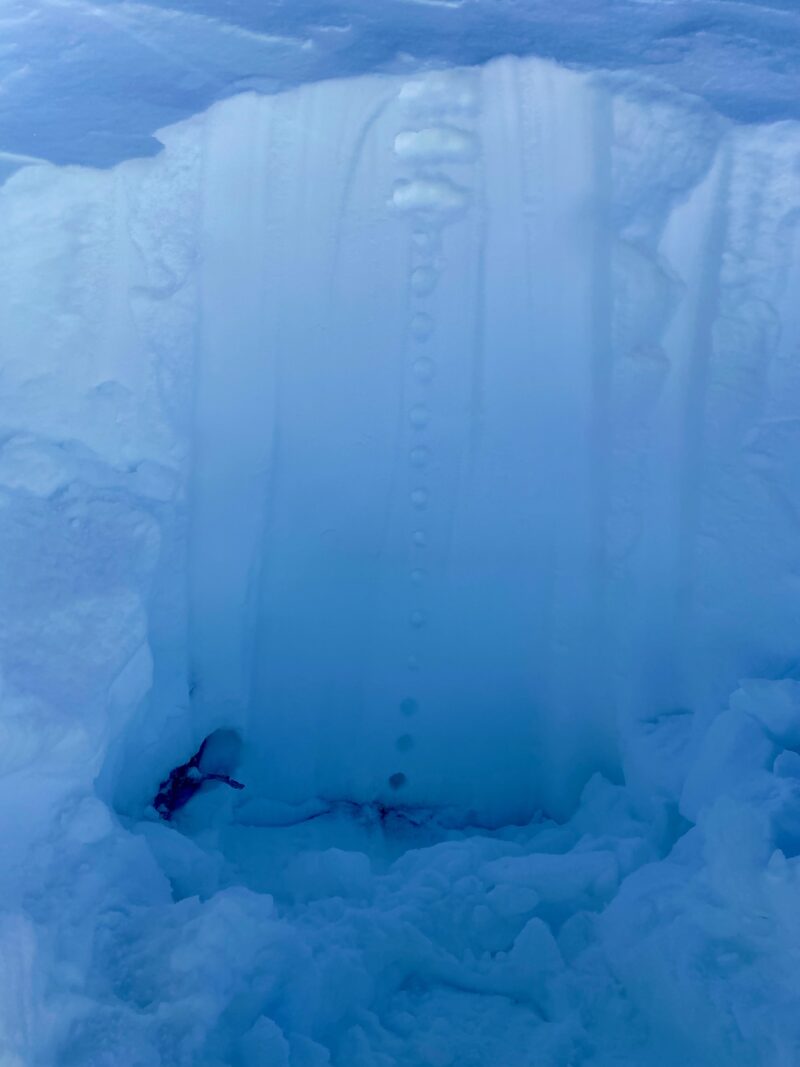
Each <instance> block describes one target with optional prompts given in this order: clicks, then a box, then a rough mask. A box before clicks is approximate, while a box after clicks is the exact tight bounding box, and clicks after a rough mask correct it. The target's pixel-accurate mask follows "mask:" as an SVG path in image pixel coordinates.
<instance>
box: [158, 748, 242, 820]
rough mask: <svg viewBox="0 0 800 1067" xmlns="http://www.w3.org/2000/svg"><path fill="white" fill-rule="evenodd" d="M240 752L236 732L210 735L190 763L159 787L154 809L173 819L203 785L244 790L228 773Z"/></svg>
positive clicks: (170, 775) (174, 772) (177, 769)
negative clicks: (217, 785) (216, 785)
mask: <svg viewBox="0 0 800 1067" xmlns="http://www.w3.org/2000/svg"><path fill="white" fill-rule="evenodd" d="M240 748H241V741H240V739H239V735H238V734H237V733H236V732H235V731H234V730H215V731H214V733H212V734H209V735H208V737H207V738H206V739H205V741H203V743H202V745H201V746H200V748H199V749H198V750H197V752H195V754H194V755H193V756H192V758H191V759H190V760H189V762H188V763H182V764H181V765H180V767H175V769H174V770H172V771H170V773H169V778H167V779H165V781H163V782H162V783H161V785H160V786H159V787H158V793H157V794H156V799H155V800H154V801H153V806H154V807H155V809H156V811H157V812H158V814H159V815H160V816H161V818H162V819H167V820H169V819H171V818H172V816H173V815H174V813H175V812H176V811H177V810H178V809H179V808H182V807H183V806H184V804H186V803H188V801H190V800H191V799H192V797H193V796H194V795H195V793H196V792H197V791H198V790H199V789H200V788H201V787H202V786H203V783H204V782H224V784H225V785H229V786H231V788H233V789H244V785H243V784H242V783H241V782H237V781H236V779H235V778H231V776H230V775H229V774H227V773H225V772H226V771H228V770H233V768H234V766H235V765H236V763H237V762H238V756H239V749H240Z"/></svg>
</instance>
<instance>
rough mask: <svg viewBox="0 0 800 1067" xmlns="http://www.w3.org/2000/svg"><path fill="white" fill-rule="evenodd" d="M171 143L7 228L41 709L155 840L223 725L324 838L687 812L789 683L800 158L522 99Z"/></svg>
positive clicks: (658, 98)
mask: <svg viewBox="0 0 800 1067" xmlns="http://www.w3.org/2000/svg"><path fill="white" fill-rule="evenodd" d="M161 136H162V139H163V142H164V145H165V148H164V151H163V153H162V155H161V156H159V157H158V158H156V159H153V160H148V161H133V162H129V163H126V164H123V165H121V166H119V167H117V168H115V169H114V170H112V171H107V172H99V171H91V170H83V169H66V170H58V169H55V168H49V167H31V168H27V169H25V170H23V171H21V172H19V173H18V174H17V175H15V176H14V177H13V178H12V179H11V180H10V181H9V182H8V183H7V185H6V187H5V188H4V190H3V193H2V209H1V212H2V213H1V214H0V225H1V226H2V229H3V245H4V248H5V250H6V251H5V255H4V259H3V264H4V265H3V271H4V278H3V287H2V300H3V302H4V307H3V309H2V314H3V321H4V323H6V324H7V325H6V339H5V345H6V352H7V355H6V356H5V357H4V362H3V378H2V382H1V383H0V389H2V408H3V411H4V412H5V413H6V419H5V430H6V441H5V444H4V447H3V450H2V452H0V474H2V478H3V483H4V485H5V487H6V491H5V496H4V500H5V507H6V515H7V516H8V517H9V521H8V522H7V523H5V524H4V530H5V531H6V532H5V534H4V537H5V538H6V541H7V543H6V546H5V548H4V552H5V555H6V558H13V559H14V560H15V566H14V569H13V571H7V572H6V573H5V574H4V577H3V581H4V590H3V597H2V601H3V605H4V609H3V611H4V614H3V625H4V627H5V630H6V635H7V636H6V640H5V644H4V647H5V650H6V652H5V655H4V664H3V672H4V678H5V684H6V691H7V693H8V696H9V699H12V700H13V701H22V702H23V703H25V702H26V701H27V702H30V701H34V702H35V703H36V707H37V709H38V711H37V714H39V715H41V716H44V718H45V719H46V720H47V721H48V722H50V721H51V720H52V722H53V723H58V724H59V725H58V730H61V731H67V732H68V733H69V732H70V731H75V730H76V729H77V728H78V725H80V726H81V728H82V729H84V731H85V736H84V735H81V736H82V737H83V740H81V741H80V744H81V745H82V746H84V748H83V749H82V751H85V752H87V753H88V754H89V755H88V757H87V763H86V767H87V781H88V775H90V774H91V773H94V769H95V768H96V766H97V764H98V761H100V760H101V759H102V758H103V754H104V752H105V751H106V748H107V746H108V745H109V743H110V744H111V749H110V753H111V755H110V758H109V761H106V770H105V778H104V781H105V782H106V786H105V788H108V789H111V788H112V785H113V788H115V789H116V790H117V799H118V801H119V802H120V803H123V804H125V805H128V806H130V805H131V804H133V805H136V804H139V805H141V804H142V803H144V802H145V800H146V799H147V798H148V796H149V795H150V794H149V793H148V790H152V788H153V787H154V785H155V784H157V782H154V781H153V780H152V779H153V774H154V772H153V767H152V763H148V762H147V760H144V759H143V758H142V756H143V754H144V753H147V752H151V753H159V755H158V757H157V758H158V759H159V760H160V761H161V762H162V763H163V764H164V766H163V770H167V769H168V767H169V766H170V759H171V756H172V754H174V756H175V757H176V758H175V759H174V760H172V762H173V763H174V762H179V761H180V757H183V756H184V755H185V751H186V748H187V746H188V744H189V743H190V734H191V735H192V737H191V740H192V741H196V740H198V739H199V736H202V733H204V732H206V731H207V729H210V728H211V727H213V726H217V725H220V724H232V725H235V726H237V727H238V728H240V729H241V730H242V731H243V733H244V735H245V739H246V741H247V743H248V745H249V750H250V752H251V761H252V766H251V768H250V780H251V783H255V786H254V788H256V789H259V788H260V789H263V791H264V792H266V793H267V794H269V795H272V796H277V797H283V798H284V799H290V800H300V799H305V798H307V797H309V796H313V795H315V794H322V795H325V796H329V797H351V798H355V799H359V800H372V799H376V798H380V799H383V800H384V801H389V802H395V801H396V802H398V803H403V804H432V805H452V806H455V807H456V808H458V809H461V810H466V809H471V810H473V811H474V813H475V816H476V817H477V818H479V819H484V820H486V819H488V820H491V821H497V820H503V819H509V818H514V819H519V818H524V817H526V816H527V815H529V814H530V813H531V811H533V810H534V809H535V808H536V807H537V806H538V805H540V804H542V805H544V806H545V807H546V808H547V809H548V810H551V811H553V812H556V813H564V812H566V811H568V810H569V809H570V808H571V807H572V806H573V804H574V802H575V800H576V798H577V795H578V793H579V791H580V789H581V787H582V785H583V783H584V782H585V781H586V779H587V778H588V776H589V775H590V774H591V772H592V771H594V770H597V769H602V770H605V771H606V773H609V774H611V775H612V776H613V775H618V774H619V773H620V770H621V768H622V767H624V771H625V774H626V776H627V778H628V780H630V781H632V782H638V781H641V782H643V783H645V784H647V786H648V788H649V787H650V786H651V785H652V782H653V780H655V781H657V782H658V783H659V784H660V785H661V786H662V787H663V788H664V789H666V790H667V791H670V790H672V789H673V786H672V785H670V783H671V781H672V778H674V777H675V775H676V774H679V773H680V772H679V768H680V766H682V763H681V760H682V756H681V753H682V752H684V751H685V749H686V745H687V743H688V741H689V734H690V731H691V724H692V718H691V716H690V715H689V714H687V713H686V712H687V711H695V712H697V713H698V716H697V717H696V723H699V729H700V732H701V734H702V732H703V730H704V729H705V723H706V722H707V720H708V719H709V717H710V716H712V715H713V714H714V713H716V712H717V711H718V710H719V709H720V708H721V707H723V706H724V703H725V700H726V697H727V694H728V693H729V692H730V691H731V690H732V689H733V688H735V685H736V681H737V679H738V678H739V677H740V676H743V675H759V674H763V675H767V676H771V677H774V676H776V675H778V676H780V675H782V674H785V673H787V672H789V673H790V672H791V671H792V670H793V669H794V657H795V655H796V647H795V643H794V634H795V633H796V632H797V625H798V614H800V608H799V607H798V605H799V604H800V598H799V594H798V589H797V585H796V578H795V575H796V574H797V569H798V564H800V559H799V558H798V557H799V556H800V545H798V542H797V537H796V532H797V516H798V511H797V509H798V507H800V496H798V494H800V483H799V482H798V475H797V471H796V469H795V467H794V465H793V463H792V456H793V455H794V454H795V451H796V447H797V444H798V432H799V431H798V421H797V418H796V412H797V411H798V410H800V407H799V406H798V404H799V402H800V379H798V373H797V352H798V311H797V302H796V299H795V298H794V294H795V293H796V292H797V284H798V281H799V280H800V278H798V263H799V262H800V260H799V259H798V256H797V227H796V222H797V217H798V215H797V212H798V208H800V184H799V183H798V182H797V166H798V153H800V136H799V135H798V131H797V128H796V126H793V125H790V124H780V125H775V126H770V127H763V128H750V129H746V128H744V129H743V128H735V127H730V126H728V125H726V124H725V123H724V122H723V121H722V120H720V119H718V118H716V117H715V116H714V115H713V114H711V113H709V112H708V111H707V110H706V109H705V108H704V107H703V106H701V105H699V104H698V103H697V102H696V101H693V100H691V99H688V98H682V97H672V96H669V95H668V94H665V93H663V92H659V91H656V90H655V89H653V88H652V87H645V88H642V87H640V88H636V87H635V86H634V85H633V84H632V83H631V82H630V79H624V80H621V81H615V80H613V79H611V80H609V79H608V78H604V79H599V80H597V79H591V78H588V77H585V76H582V75H578V74H574V73H570V72H567V71H564V70H561V69H558V68H556V67H554V66H552V65H549V64H547V63H543V62H540V61H535V60H525V61H520V60H513V59H507V60H502V61H498V62H495V63H492V64H490V65H488V66H487V67H484V68H478V69H456V70H448V71H437V72H429V73H424V74H419V75H414V76H411V77H368V78H358V79H351V80H340V81H333V82H326V83H320V84H315V85H309V86H306V87H303V88H301V89H297V90H293V91H291V92H287V93H285V94H281V95H277V96H271V97H259V96H256V95H243V96H240V97H238V98H235V99H232V100H230V101H227V102H225V103H223V104H219V105H217V106H216V107H214V108H213V109H212V110H211V111H209V112H208V113H207V114H205V115H203V116H199V117H197V118H196V119H194V120H192V121H191V122H188V123H185V124H182V125H180V126H176V127H174V128H172V129H170V130H167V131H164V132H163V134H162V135H161ZM31 291H35V292H36V293H37V299H36V301H35V302H32V301H31V300H30V297H29V294H30V292H31ZM12 539H13V540H12ZM187 589H188V601H187V599H186V597H185V590H187ZM23 608H24V610H22V609H23ZM35 635H38V639H37V637H36V636H35ZM31 648H35V649H36V656H38V657H39V658H40V660H37V661H36V662H34V661H33V660H32V659H31V655H32V653H31V652H30V649H31ZM26 650H27V651H26ZM40 661H41V662H40ZM45 662H46V664H47V669H46V670H45V669H43V666H42V663H45ZM151 681H152V683H153V684H152V688H151V689H150V693H149V697H148V698H147V700H146V701H145V703H141V701H142V695H143V694H144V693H146V692H147V690H148V688H150V686H151ZM187 686H188V689H189V693H188V694H187ZM109 687H110V688H109ZM190 704H191V714H190V712H189V706H190ZM25 706H26V707H27V706H28V705H27V704H25ZM31 706H32V705H31ZM21 707H22V704H20V708H21ZM137 709H138V710H137ZM15 721H16V720H15ZM20 721H21V720H20ZM128 723H130V726H129V727H126V724H128ZM637 724H638V725H637ZM55 728H56V727H55V726H54V727H53V729H55ZM20 729H21V728H20ZM126 731H127V732H126ZM165 738H166V740H165ZM75 743H76V744H78V741H77V740H76V742H75ZM87 746H88V747H87ZM167 749H168V750H169V751H167ZM676 768H678V769H676Z"/></svg>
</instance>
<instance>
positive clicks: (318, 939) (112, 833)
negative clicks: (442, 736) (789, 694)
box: [0, 712, 800, 1067]
mask: <svg viewBox="0 0 800 1067" xmlns="http://www.w3.org/2000/svg"><path fill="white" fill-rule="evenodd" d="M726 714H728V715H730V714H732V713H730V712H729V713H726ZM752 724H753V722H752V720H748V722H747V723H743V724H741V726H742V730H740V735H739V737H740V741H744V740H746V737H745V733H746V730H747V729H749V728H750V726H752ZM732 729H733V724H732V723H728V724H727V730H728V732H729V733H730V732H731V731H732ZM742 731H744V732H742ZM748 736H749V735H748ZM751 741H752V738H751ZM768 755H769V754H768ZM772 756H774V751H773V753H772V754H771V756H770V759H771V758H772ZM713 759H716V761H717V762H716V770H715V769H714V766H712V763H713ZM737 761H738V762H737ZM768 762H769V760H768ZM796 762H797V760H796V759H795V760H794V762H792V758H791V753H786V752H785V753H784V754H783V755H781V756H779V757H778V759H777V761H775V762H774V767H773V768H772V769H771V770H769V769H765V768H764V767H763V763H764V752H762V751H761V750H760V749H759V748H758V746H755V745H753V744H749V745H745V744H741V745H739V746H738V747H737V746H733V747H729V748H728V749H727V750H726V751H724V752H722V751H717V752H716V753H714V752H712V751H711V750H709V752H708V753H706V754H705V755H703V754H702V753H701V755H700V757H699V762H698V763H697V765H696V766H697V768H698V771H697V774H696V775H695V779H694V780H693V778H692V774H691V773H690V775H689V778H688V779H687V787H686V789H685V790H684V797H683V799H682V802H681V807H682V808H684V809H691V808H692V805H693V804H696V805H698V810H697V811H696V812H694V811H693V812H692V815H691V818H692V821H691V822H690V821H689V819H687V818H684V817H682V816H681V815H679V814H678V806H677V804H676V803H675V802H674V801H669V800H668V799H663V798H662V799H653V798H650V799H642V797H641V796H640V795H638V796H637V795H635V794H634V792H633V791H632V789H631V788H629V787H625V786H620V785H613V784H611V783H609V782H608V781H606V780H605V779H604V778H602V777H600V776H596V777H595V778H593V779H592V780H591V781H590V782H589V784H588V785H587V787H586V789H585V790H584V793H583V797H582V801H581V804H580V806H579V808H578V810H577V811H576V813H575V814H574V816H573V817H572V818H571V819H570V820H569V821H567V822H566V823H563V824H556V823H554V822H552V821H549V820H547V819H545V818H541V819H537V820H534V821H533V822H531V823H530V824H529V825H525V826H508V827H505V828H501V829H497V830H493V831H488V830H484V829H481V828H479V827H461V828H459V827H455V826H450V827H448V826H445V825H443V821H442V819H441V818H439V819H438V821H437V818H435V817H434V816H433V815H432V814H431V813H427V817H425V813H414V816H413V821H411V820H409V819H408V818H407V817H406V816H404V815H402V814H398V813H395V814H390V815H384V816H383V817H382V816H381V813H380V812H378V811H377V810H376V809H371V808H368V807H366V808H365V807H362V808H359V807H357V806H355V805H352V804H346V803H341V804H337V805H333V806H331V805H325V804H324V803H322V802H319V803H310V804H308V805H306V806H304V807H299V808H295V809H292V808H288V807H286V806H281V805H278V804H275V803H272V802H269V801H267V800H264V799H252V798H251V799H248V800H246V801H244V802H242V801H241V800H240V799H239V798H241V796H242V794H233V793H232V791H230V790H226V789H225V788H223V787H219V788H211V789H209V790H208V791H207V792H204V793H202V794H200V795H198V796H197V797H196V798H194V799H193V800H192V801H191V802H190V804H189V805H188V806H187V807H186V808H185V809H184V810H183V811H182V812H179V813H178V815H177V817H176V819H175V821H174V822H173V823H171V824H170V823H164V822H161V821H156V820H151V819H145V820H142V821H134V822H131V823H129V824H128V825H127V826H125V825H122V824H121V823H120V822H118V821H117V820H116V819H114V818H113V817H111V816H110V814H109V811H108V809H107V808H106V807H105V805H103V804H102V803H101V802H100V801H99V800H97V798H95V797H87V798H85V799H84V800H83V801H82V802H80V803H79V804H77V806H76V807H75V808H74V809H73V810H72V811H71V812H70V813H67V814H65V816H64V819H63V820H62V827H61V834H60V837H59V839H58V841H55V842H54V841H51V842H48V843H46V845H45V846H43V847H42V852H41V862H42V868H41V875H40V878H39V881H38V888H37V890H36V891H35V892H34V893H32V894H31V895H30V896H29V898H28V899H27V900H26V902H25V912H26V915H25V917H24V918H23V917H17V918H15V919H12V918H11V917H8V918H6V919H4V920H3V923H2V924H0V948H2V957H0V958H2V959H4V960H5V961H6V962H5V966H6V967H9V968H10V970H11V971H12V972H13V969H14V968H16V970H17V971H19V970H20V969H22V970H23V971H25V968H26V967H27V969H28V970H27V973H29V974H30V975H31V981H30V984H29V985H30V988H28V989H26V990H23V992H21V993H19V995H18V996H17V999H16V1000H15V1001H13V1002H11V1001H9V1000H8V998H6V1000H7V1002H6V1006H5V1007H4V1008H3V1009H2V1011H3V1013H4V1016H5V1019H4V1022H5V1032H6V1033H7V1034H11V1035H12V1039H13V1040H15V1041H16V1046H14V1045H9V1046H8V1047H9V1048H10V1049H11V1052H10V1053H9V1057H10V1058H9V1057H7V1058H6V1059H5V1060H3V1061H2V1062H3V1065H4V1067H5V1065H6V1064H9V1065H13V1067H22V1065H24V1067H37V1065H39V1064H42V1065H45V1064H47V1065H55V1067H112V1065H113V1067H167V1065H169V1067H326V1065H331V1067H450V1065H454V1067H455V1065H458V1067H579V1065H587V1067H589V1065H591V1067H683V1065H688V1067H703V1065H706V1064H709V1065H710V1064H714V1065H715V1067H720V1065H722V1067H748V1065H751V1064H752V1065H753V1067H756V1065H758V1067H772V1065H775V1067H781V1065H786V1067H788V1065H789V1064H793V1063H796V1062H798V1060H797V1056H796V1053H797V1050H798V1049H799V1048H800V1024H799V1023H798V1013H797V1011H796V1004H797V1000H796V973H797V966H798V963H800V909H798V907H797V900H798V899H800V896H799V895H798V888H800V887H799V886H798V882H799V881H800V868H799V867H798V863H799V862H800V861H799V860H798V859H797V858H795V857H796V854H797V852H798V851H800V849H797V848H795V846H794V845H793V844H792V842H793V841H794V842H796V841H798V840H800V835H795V837H792V834H793V833H794V830H795V829H796V828H793V824H792V823H791V819H790V815H791V812H793V811H795V810H798V795H797V794H798V786H800V779H798V777H796V776H793V774H792V769H793V767H794V763H796ZM726 767H727V778H725V779H724V780H723V777H722V774H723V770H724V769H725V768H726ZM693 781H694V784H693ZM703 782H707V783H708V784H709V788H712V789H713V790H715V792H716V796H715V798H714V799H711V800H710V801H709V800H708V797H704V796H703V795H702V784H703ZM721 783H722V784H721ZM237 805H238V806H237ZM416 821H419V825H415V824H414V823H415V822H416ZM780 835H782V836H780ZM779 838H780V842H781V843H782V845H783V849H784V851H780V850H779V849H778V848H777V847H776V842H777V841H778V839H779ZM53 857H55V862H53ZM9 961H11V963H10V964H9ZM44 974H47V975H48V976H49V977H48V979H47V982H46V983H44V982H41V981H39V980H38V979H35V978H34V976H35V975H44ZM2 980H3V975H2V967H0V981H2ZM14 1035H16V1036H14ZM15 1049H16V1051H15ZM15 1055H16V1058H14V1056H15Z"/></svg>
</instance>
